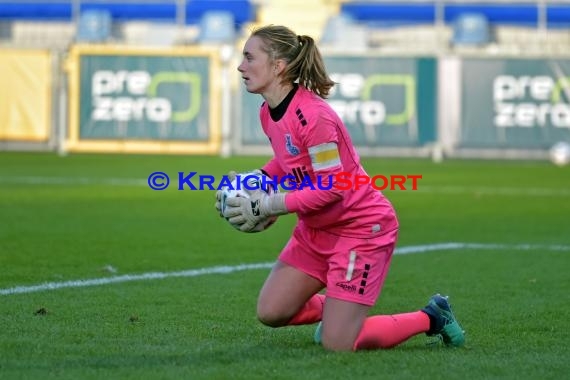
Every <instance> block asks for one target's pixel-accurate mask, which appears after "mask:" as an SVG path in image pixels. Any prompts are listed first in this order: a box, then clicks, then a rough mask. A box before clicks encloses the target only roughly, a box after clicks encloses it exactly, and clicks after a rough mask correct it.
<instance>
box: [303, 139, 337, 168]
mask: <svg viewBox="0 0 570 380" xmlns="http://www.w3.org/2000/svg"><path fill="white" fill-rule="evenodd" d="M309 155H310V156H311V163H312V165H313V169H314V170H323V169H329V168H333V167H335V166H337V165H340V156H339V154H338V148H337V145H336V143H334V142H330V143H325V144H320V145H316V146H311V147H309Z"/></svg>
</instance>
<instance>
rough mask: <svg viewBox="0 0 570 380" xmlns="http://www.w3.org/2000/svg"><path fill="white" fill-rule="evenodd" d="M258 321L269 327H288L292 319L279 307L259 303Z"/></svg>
mask: <svg viewBox="0 0 570 380" xmlns="http://www.w3.org/2000/svg"><path fill="white" fill-rule="evenodd" d="M257 319H258V320H259V321H260V322H261V323H263V324H264V325H266V326H269V327H282V326H286V325H287V322H289V320H290V319H291V316H290V315H289V313H286V312H285V311H284V310H281V308H279V306H278V305H276V304H273V303H267V302H258V303H257Z"/></svg>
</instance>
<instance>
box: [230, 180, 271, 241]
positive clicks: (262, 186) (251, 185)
mask: <svg viewBox="0 0 570 380" xmlns="http://www.w3.org/2000/svg"><path fill="white" fill-rule="evenodd" d="M271 181H272V179H271V178H270V177H268V176H266V175H265V174H263V173H259V172H247V173H239V174H237V175H236V178H235V179H234V180H233V181H232V183H231V187H228V186H223V187H222V189H221V190H222V199H221V201H220V203H221V208H222V213H223V212H224V211H225V210H226V200H227V199H228V198H232V197H244V198H249V197H250V194H251V192H253V191H257V190H258V189H259V190H261V191H264V192H266V193H267V194H268V195H272V194H276V193H278V192H279V188H278V187H277V186H275V184H274V183H272V182H271ZM226 220H228V221H229V219H228V218H226ZM276 220H277V216H270V217H267V218H265V219H263V220H261V221H260V222H259V223H257V225H256V226H255V227H254V228H253V230H251V231H248V232H261V231H264V230H266V229H268V228H269V227H270V226H272V225H273V223H275V221H276ZM230 225H231V226H233V227H234V228H235V229H237V230H239V227H240V226H238V225H235V224H231V223H230Z"/></svg>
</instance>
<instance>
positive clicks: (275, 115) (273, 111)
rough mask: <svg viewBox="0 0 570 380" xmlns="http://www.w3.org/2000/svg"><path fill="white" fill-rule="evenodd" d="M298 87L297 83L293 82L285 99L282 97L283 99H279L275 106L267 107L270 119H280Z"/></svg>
mask: <svg viewBox="0 0 570 380" xmlns="http://www.w3.org/2000/svg"><path fill="white" fill-rule="evenodd" d="M298 88H299V85H298V84H297V83H293V89H292V90H291V91H289V93H288V94H287V96H286V97H285V99H283V101H281V103H279V105H278V106H277V107H275V108H271V107H269V115H270V116H271V120H273V121H279V120H281V118H282V117H283V115H285V111H287V107H289V104H290V103H291V100H293V96H295V93H296V92H297V89H298Z"/></svg>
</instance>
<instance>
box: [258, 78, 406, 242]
mask: <svg viewBox="0 0 570 380" xmlns="http://www.w3.org/2000/svg"><path fill="white" fill-rule="evenodd" d="M260 119H261V125H262V127H263V130H264V132H265V134H266V135H267V137H269V140H270V142H271V146H272V147H273V151H274V153H275V155H274V158H273V159H271V160H270V161H269V162H268V163H267V164H266V165H265V166H264V167H263V170H264V171H265V172H267V173H268V174H269V175H270V176H271V177H275V176H277V177H278V178H279V179H281V178H282V177H283V176H285V175H288V176H291V177H294V178H297V180H298V183H299V182H301V181H302V179H303V177H305V176H306V175H308V176H309V177H310V179H311V183H312V184H314V188H315V189H314V190H313V189H312V188H310V187H304V188H303V189H300V190H292V191H290V192H289V193H288V194H287V196H286V197H285V205H286V207H287V209H288V210H289V211H290V212H295V213H297V215H298V217H299V220H300V221H303V222H304V223H305V225H307V226H309V227H312V228H315V229H326V230H327V231H328V232H330V233H333V234H336V235H341V236H351V237H370V236H373V235H379V234H383V233H385V232H388V231H391V230H394V229H395V228H397V227H398V220H397V218H396V214H395V211H394V208H393V207H392V204H391V203H390V202H389V201H388V199H387V198H385V197H384V195H383V194H382V193H381V192H379V191H377V190H376V189H374V188H373V187H372V186H361V187H360V188H359V189H358V190H354V187H353V186H352V187H351V189H350V190H339V189H335V188H334V187H333V188H331V189H329V190H324V189H319V186H318V182H317V177H320V179H321V183H322V184H323V186H321V187H328V186H327V184H328V182H327V179H328V178H334V175H335V174H337V173H339V172H346V173H350V174H351V175H353V176H354V175H357V174H358V175H367V173H366V172H365V171H364V168H363V167H362V166H361V164H360V158H359V156H358V153H357V152H356V151H355V149H354V147H353V145H352V140H351V138H350V136H349V134H348V131H347V130H346V127H345V126H344V124H343V122H342V121H341V120H340V118H339V117H338V115H337V114H336V112H335V111H334V110H333V109H332V108H331V107H330V106H329V105H328V103H327V102H326V101H325V100H323V99H322V98H320V97H318V96H317V95H316V94H314V93H313V92H311V91H309V90H308V89H306V88H304V87H302V86H299V87H298V89H297V92H296V93H295V95H294V96H293V98H292V100H291V102H290V104H289V106H288V107H287V110H286V111H285V114H284V115H283V117H282V118H281V119H280V120H278V121H273V120H272V118H271V116H270V113H269V107H268V105H267V102H265V103H264V104H263V105H262V106H261V110H260ZM330 176H333V177H330ZM343 185H344V184H343Z"/></svg>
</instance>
